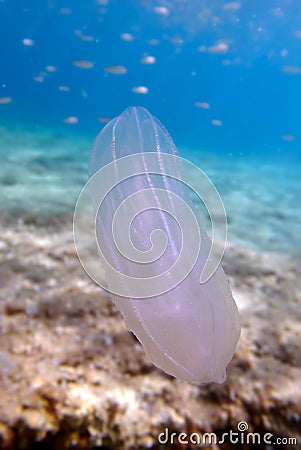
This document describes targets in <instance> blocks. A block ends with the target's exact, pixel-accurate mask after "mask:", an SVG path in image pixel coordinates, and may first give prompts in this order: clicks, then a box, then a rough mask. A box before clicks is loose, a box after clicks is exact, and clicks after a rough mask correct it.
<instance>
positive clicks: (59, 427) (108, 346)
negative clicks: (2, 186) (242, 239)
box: [0, 214, 301, 450]
mask: <svg viewBox="0 0 301 450" xmlns="http://www.w3.org/2000/svg"><path fill="white" fill-rule="evenodd" d="M0 223H1V236H0V308H1V310H0V348H1V351H0V365H1V379H0V383H1V384H0V448H1V449H15V450H17V449H24V450H25V449H69V448H70V449H71V448H76V449H92V448H103V449H139V448H141V449H144V448H145V449H146V448H158V449H159V448H179V449H183V448H198V446H197V445H196V444H194V443H193V442H191V441H190V437H192V441H194V442H195V439H196V436H197V435H198V436H199V437H202V436H203V434H204V433H206V432H207V433H210V432H214V433H216V436H217V441H218V440H219V439H222V434H223V433H229V432H230V430H233V432H238V423H239V422H242V421H244V422H246V423H247V426H248V432H256V433H259V435H260V438H258V437H257V439H260V444H259V446H257V448H266V449H271V448H277V449H281V448H301V367H300V363H301V325H300V320H301V257H300V256H291V257H289V256H285V255H280V254H275V253H271V254H268V253H259V252H255V251H250V250H247V249H245V248H242V247H237V246H233V245H231V244H229V245H228V249H227V251H226V254H225V257H224V260H223V265H224V268H225V271H226V273H227V276H228V277H229V280H230V284H231V287H232V290H233V295H234V297H235V299H236V301H237V304H238V307H239V310H240V315H241V322H242V334H241V338H240V341H239V345H238V349H237V351H236V353H235V356H234V358H233V360H232V362H231V363H230V365H229V367H228V369H227V381H226V382H225V383H224V384H223V385H216V384H210V385H208V386H203V387H198V386H194V385H190V384H187V383H184V382H181V381H179V380H176V379H174V378H172V377H170V376H168V375H166V374H165V373H163V372H162V371H160V370H159V369H157V368H156V367H154V366H153V365H152V364H151V363H150V362H149V361H148V360H147V358H146V356H145V354H144V351H143V350H142V348H141V346H140V344H139V343H138V341H137V340H136V339H135V337H134V336H133V335H132V334H131V333H129V332H128V331H127V330H126V328H125V325H124V323H123V320H122V317H121V316H120V314H119V313H118V312H117V311H116V309H115V307H114V305H113V303H112V302H111V300H110V298H109V297H108V296H107V295H106V294H105V293H104V292H103V291H101V290H100V288H99V287H98V286H96V285H94V284H93V282H92V281H91V280H90V279H89V278H88V276H87V275H86V274H85V272H84V271H83V269H82V267H81V266H80V264H79V262H78V259H77V256H76V252H75V248H74V245H73V237H72V217H71V216H70V215H61V216H60V217H58V218H52V219H51V220H49V219H46V218H45V219H44V220H42V219H38V218H37V217H36V216H30V215H28V216H26V215H25V216H23V217H22V218H18V217H16V216H15V217H14V216H6V215H4V214H2V216H1V218H0ZM166 428H167V429H168V433H169V436H168V439H167V438H166ZM160 433H165V435H164V436H161V441H162V440H163V441H164V439H165V438H166V443H165V442H163V443H160V442H159V440H158V435H159V434H160ZM171 433H176V435H173V436H174V437H173V443H172V441H171ZM180 433H186V434H187V435H188V438H187V439H188V440H189V442H188V443H183V442H182V443H181V442H180V441H181V439H182V440H183V439H184V438H183V436H182V438H181V437H180V439H179V434H180ZM192 433H196V434H192ZM265 433H271V435H272V436H271V435H269V436H268V437H267V438H266V439H268V440H269V442H268V443H267V442H264V434H265ZM289 438H296V439H297V444H295V445H289V444H288V439H289ZM238 439H240V440H239V441H238V442H239V444H237V445H234V444H233V442H230V440H229V438H227V437H226V438H225V442H224V443H223V444H221V443H218V442H217V443H216V444H211V445H207V446H205V447H206V448H214V449H217V448H221V449H230V448H235V447H237V448H242V449H243V448H254V445H253V444H250V443H249V444H247V443H243V442H242V440H243V439H244V442H246V440H247V433H246V432H245V433H244V438H243V437H242V435H241V433H239V434H238ZM250 439H251V438H250ZM276 439H280V440H282V444H277V445H276V444H275V443H276ZM184 441H185V439H184ZM250 442H252V441H250ZM257 442H258V441H257ZM278 442H280V441H278Z"/></svg>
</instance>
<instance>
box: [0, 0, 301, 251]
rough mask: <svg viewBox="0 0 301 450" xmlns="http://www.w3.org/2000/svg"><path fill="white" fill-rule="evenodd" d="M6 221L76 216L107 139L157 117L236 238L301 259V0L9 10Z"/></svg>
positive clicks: (4, 107)
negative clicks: (133, 113) (217, 197)
mask: <svg viewBox="0 0 301 450" xmlns="http://www.w3.org/2000/svg"><path fill="white" fill-rule="evenodd" d="M0 42H1V53H0V54H1V65H0V127H1V128H0V184H1V194H0V198H1V210H2V212H6V213H9V214H10V213H12V214H19V215H21V216H22V214H23V213H24V212H26V213H27V212H30V213H31V214H37V215H50V216H51V215H59V214H62V213H65V212H67V213H68V212H71V211H72V210H73V208H74V205H75V202H76V199H77V196H78V194H79V192H80V189H81V187H82V186H83V183H84V182H85V181H86V179H87V173H88V169H87V167H88V159H89V154H90V151H91V148H92V145H93V140H94V138H95V136H96V134H97V133H98V132H99V131H100V130H101V129H102V127H103V126H104V124H105V123H106V122H107V121H108V120H109V119H110V118H113V117H115V116H117V115H119V114H121V113H122V111H123V110H124V109H125V108H126V107H127V106H130V105H140V106H144V107H146V108H147V109H148V110H149V111H150V112H151V113H152V114H153V115H155V116H157V117H158V118H159V119H160V121H161V122H162V123H163V124H164V125H165V126H166V128H167V129H168V131H169V132H170V134H171V135H172V137H173V139H174V141H175V143H176V145H177V147H178V149H179V150H180V153H181V155H182V156H184V157H186V158H188V159H190V160H192V161H193V162H195V163H197V164H198V165H199V166H200V167H201V169H203V170H204V171H205V172H206V173H207V174H208V175H209V176H210V177H211V179H212V180H213V181H214V183H215V184H216V186H217V188H218V190H219V192H220V194H221V197H222V199H223V201H224V203H225V207H226V211H227V215H228V219H229V239H230V241H232V242H234V243H240V244H243V245H246V246H250V247H252V248H255V249H257V250H260V251H275V252H285V253H296V252H297V253H300V249H301V233H300V220H301V209H300V196H301V184H300V166H301V155H300V137H301V136H300V121H301V111H300V103H301V102H300V101H301V89H300V88H301V82H300V80H301V56H300V55H301V10H300V5H299V0H279V1H277V2H276V1H274V0H266V1H264V2H262V1H259V0H255V1H252V2H250V1H247V0H241V1H233V2H227V1H222V0H215V1H209V0H161V1H154V0H140V1H139V0H76V1H72V0H64V1H62V0H22V1H20V0H0Z"/></svg>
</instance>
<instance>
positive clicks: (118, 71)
mask: <svg viewBox="0 0 301 450" xmlns="http://www.w3.org/2000/svg"><path fill="white" fill-rule="evenodd" d="M105 72H107V73H112V74H113V75H124V74H125V73H127V68H126V67H124V66H118V65H117V66H107V67H105Z"/></svg>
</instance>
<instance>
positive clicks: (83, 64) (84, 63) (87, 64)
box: [72, 59, 95, 69]
mask: <svg viewBox="0 0 301 450" xmlns="http://www.w3.org/2000/svg"><path fill="white" fill-rule="evenodd" d="M72 64H73V65H74V66H75V67H79V68H80V69H93V67H94V65H95V64H94V63H93V62H92V61H89V60H87V59H80V60H78V61H72Z"/></svg>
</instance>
